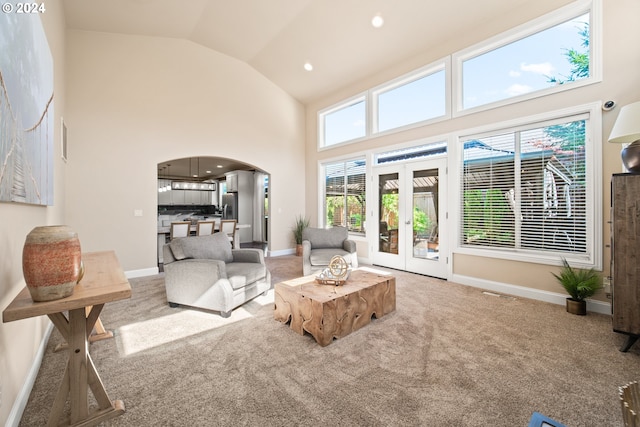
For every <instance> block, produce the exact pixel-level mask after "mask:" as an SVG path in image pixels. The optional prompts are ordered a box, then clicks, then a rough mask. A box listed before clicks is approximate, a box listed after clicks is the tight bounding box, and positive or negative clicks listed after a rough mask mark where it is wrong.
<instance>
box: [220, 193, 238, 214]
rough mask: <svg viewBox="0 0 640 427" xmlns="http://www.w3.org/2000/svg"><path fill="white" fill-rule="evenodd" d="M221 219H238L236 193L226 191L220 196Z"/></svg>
mask: <svg viewBox="0 0 640 427" xmlns="http://www.w3.org/2000/svg"><path fill="white" fill-rule="evenodd" d="M222 219H238V195H237V194H236V193H227V194H224V195H223V196H222Z"/></svg>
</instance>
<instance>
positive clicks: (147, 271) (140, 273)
mask: <svg viewBox="0 0 640 427" xmlns="http://www.w3.org/2000/svg"><path fill="white" fill-rule="evenodd" d="M159 271H160V270H159V269H158V267H154V268H143V269H141V270H129V271H125V272H124V275H125V276H126V277H127V279H133V278H135V277H145V276H153V275H156V274H158V272H159Z"/></svg>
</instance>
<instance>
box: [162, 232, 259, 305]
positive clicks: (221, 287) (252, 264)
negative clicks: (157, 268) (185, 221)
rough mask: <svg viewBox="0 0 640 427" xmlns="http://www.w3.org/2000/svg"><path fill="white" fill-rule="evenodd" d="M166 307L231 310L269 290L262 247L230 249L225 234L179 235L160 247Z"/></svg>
mask: <svg viewBox="0 0 640 427" xmlns="http://www.w3.org/2000/svg"><path fill="white" fill-rule="evenodd" d="M163 256H164V272H165V278H164V283H165V288H166V291H167V301H168V302H169V306H171V307H176V306H177V305H178V304H181V305H187V306H191V307H199V308H204V309H207V310H215V311H219V312H220V315H221V316H222V317H229V316H230V315H231V310H233V309H234V308H236V307H238V306H240V305H242V304H244V303H245V302H247V301H249V300H250V299H253V298H255V297H257V296H258V295H260V294H266V293H267V291H269V289H271V273H269V270H267V267H266V265H265V262H264V253H263V252H262V250H261V249H232V248H231V243H230V242H229V239H228V238H227V235H226V234H225V233H215V234H211V235H208V236H198V237H182V238H178V239H174V240H172V241H171V242H170V243H168V244H166V245H164V247H163Z"/></svg>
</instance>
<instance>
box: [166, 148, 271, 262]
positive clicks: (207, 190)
mask: <svg viewBox="0 0 640 427" xmlns="http://www.w3.org/2000/svg"><path fill="white" fill-rule="evenodd" d="M157 182H158V186H157V188H158V263H159V264H162V245H164V243H165V242H166V241H167V239H168V232H169V228H170V224H171V222H173V221H185V220H187V221H191V222H192V223H193V224H194V225H195V224H196V223H197V221H199V220H212V219H213V220H220V219H222V218H229V219H237V220H238V224H239V227H240V228H239V230H238V232H239V236H240V245H241V247H257V248H260V249H263V250H265V252H266V251H267V250H268V247H269V244H268V241H269V240H268V236H269V232H268V229H269V221H268V218H269V174H268V173H267V172H266V171H263V170H261V169H259V168H256V167H255V166H252V165H249V164H247V163H243V162H241V161H237V160H233V159H227V158H222V157H208V156H203V157H185V158H181V159H172V160H166V161H163V162H160V163H158V180H157Z"/></svg>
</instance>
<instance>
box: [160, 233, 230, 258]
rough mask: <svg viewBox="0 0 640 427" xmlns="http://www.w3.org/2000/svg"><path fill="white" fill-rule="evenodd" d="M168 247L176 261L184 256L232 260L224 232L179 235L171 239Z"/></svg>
mask: <svg viewBox="0 0 640 427" xmlns="http://www.w3.org/2000/svg"><path fill="white" fill-rule="evenodd" d="M169 248H171V252H173V257H174V258H175V259H176V260H178V261H179V260H183V259H186V258H194V259H218V260H221V261H224V262H231V261H233V255H232V254H231V242H229V239H228V238H227V236H226V235H225V234H224V233H214V234H210V235H207V236H190V237H180V238H177V239H173V240H172V241H171V242H170V243H169Z"/></svg>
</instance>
